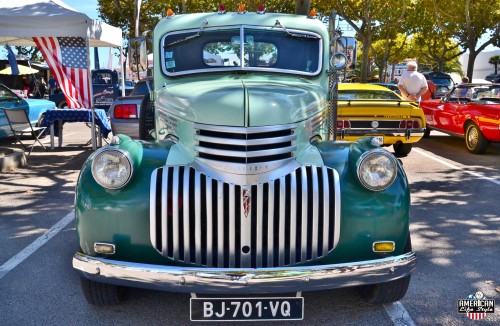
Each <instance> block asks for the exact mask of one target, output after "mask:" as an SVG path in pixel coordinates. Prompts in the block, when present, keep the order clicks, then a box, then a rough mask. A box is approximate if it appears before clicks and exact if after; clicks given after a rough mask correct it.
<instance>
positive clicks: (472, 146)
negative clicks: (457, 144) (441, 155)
mask: <svg viewBox="0 0 500 326" xmlns="http://www.w3.org/2000/svg"><path fill="white" fill-rule="evenodd" d="M420 105H421V107H422V109H423V110H424V114H425V119H426V122H427V130H426V132H425V134H424V137H428V136H429V133H430V131H431V130H439V131H442V132H445V133H448V134H450V135H454V136H459V137H464V138H465V144H466V146H467V150H468V151H469V152H471V153H474V154H481V153H484V152H485V151H486V149H487V148H488V145H489V143H490V142H500V84H475V83H471V84H459V85H456V86H455V87H453V89H452V90H451V91H449V92H448V94H446V96H444V97H443V98H441V99H440V100H428V101H422V102H421V103H420Z"/></svg>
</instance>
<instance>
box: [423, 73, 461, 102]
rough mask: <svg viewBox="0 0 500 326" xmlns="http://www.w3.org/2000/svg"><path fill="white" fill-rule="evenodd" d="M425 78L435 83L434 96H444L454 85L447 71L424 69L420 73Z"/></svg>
mask: <svg viewBox="0 0 500 326" xmlns="http://www.w3.org/2000/svg"><path fill="white" fill-rule="evenodd" d="M422 74H423V75H424V76H425V78H426V79H428V80H432V82H433V83H434V84H435V85H436V92H435V93H434V97H435V98H441V97H443V96H445V95H446V94H447V93H448V92H449V91H450V90H451V89H452V88H453V86H454V85H455V82H454V81H453V78H451V76H450V75H449V74H447V73H444V72H439V71H426V72H423V73H422Z"/></svg>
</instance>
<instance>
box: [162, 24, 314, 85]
mask: <svg viewBox="0 0 500 326" xmlns="http://www.w3.org/2000/svg"><path fill="white" fill-rule="evenodd" d="M292 32H293V34H292ZM242 40H243V41H242ZM321 42H322V40H321V37H320V36H319V35H317V34H313V33H310V32H303V31H297V30H290V29H289V30H287V31H284V30H282V29H275V28H274V29H273V28H258V27H255V28H252V27H249V26H241V27H240V26H237V27H228V28H223V29H221V28H215V29H209V28H207V29H203V30H202V31H201V30H190V31H183V32H175V33H169V34H166V35H165V36H164V37H163V39H162V44H163V51H162V58H161V62H162V69H163V72H164V73H165V74H166V75H169V76H176V75H183V74H190V73H202V72H212V71H239V72H241V71H269V72H280V73H291V74H300V75H310V76H313V75H317V74H318V73H319V72H320V71H321V58H322V55H323V54H322V45H321ZM242 45H243V46H242Z"/></svg>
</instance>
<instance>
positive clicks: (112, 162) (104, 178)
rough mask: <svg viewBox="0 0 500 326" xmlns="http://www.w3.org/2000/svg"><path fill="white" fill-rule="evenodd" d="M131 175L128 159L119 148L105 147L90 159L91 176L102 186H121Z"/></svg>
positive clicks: (114, 187)
mask: <svg viewBox="0 0 500 326" xmlns="http://www.w3.org/2000/svg"><path fill="white" fill-rule="evenodd" d="M131 175H132V164H131V163H130V159H129V157H128V155H126V154H125V153H124V152H123V151H121V150H119V149H110V148H109V147H105V148H103V149H102V150H101V151H100V152H99V153H97V154H96V156H95V157H94V160H93V161H92V176H93V177H94V179H95V181H97V183H98V184H100V185H101V186H103V187H104V188H109V189H118V188H121V187H123V186H124V185H126V184H127V182H128V181H129V180H130V176H131Z"/></svg>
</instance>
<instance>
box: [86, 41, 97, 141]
mask: <svg viewBox="0 0 500 326" xmlns="http://www.w3.org/2000/svg"><path fill="white" fill-rule="evenodd" d="M85 42H86V43H87V75H88V80H89V87H90V110H91V111H92V124H91V128H90V130H91V133H92V149H93V150H96V149H97V142H96V138H95V112H94V90H93V89H92V69H90V49H89V38H88V37H86V38H85Z"/></svg>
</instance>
